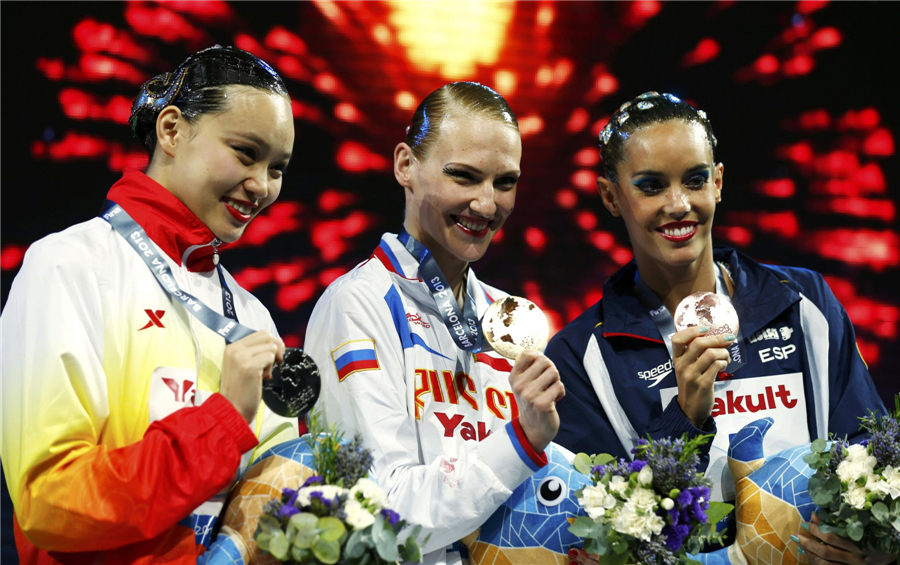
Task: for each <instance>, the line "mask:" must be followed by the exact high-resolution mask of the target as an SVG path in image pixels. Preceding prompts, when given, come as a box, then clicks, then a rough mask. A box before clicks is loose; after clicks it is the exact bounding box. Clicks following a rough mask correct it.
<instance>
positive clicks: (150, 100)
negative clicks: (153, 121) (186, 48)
mask: <svg viewBox="0 0 900 565" xmlns="http://www.w3.org/2000/svg"><path fill="white" fill-rule="evenodd" d="M187 69H188V66H187V65H186V64H183V65H182V66H181V68H180V69H177V70H176V71H175V72H174V73H163V74H161V75H157V76H155V77H153V78H151V79H150V80H148V81H147V82H145V83H144V84H143V86H141V91H140V92H139V93H138V95H137V97H136V98H135V99H134V104H132V106H131V116H129V117H128V121H129V123H130V122H131V121H132V120H134V119H136V117H137V115H138V113H140V112H141V111H142V110H144V109H149V110H153V111H157V112H158V111H160V110H162V109H163V108H165V107H166V106H168V105H170V104H171V103H172V101H173V100H175V97H176V96H177V95H178V92H179V91H181V87H182V85H183V84H184V77H185V75H186V74H187ZM176 73H177V74H176Z"/></svg>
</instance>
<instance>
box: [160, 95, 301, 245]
mask: <svg viewBox="0 0 900 565" xmlns="http://www.w3.org/2000/svg"><path fill="white" fill-rule="evenodd" d="M227 89H228V90H227V100H228V102H227V107H226V110H225V111H224V112H221V113H212V114H202V115H201V116H199V117H198V118H197V119H195V120H194V121H193V122H192V123H188V122H187V121H186V120H184V118H183V116H181V118H180V119H176V120H175V121H174V122H173V125H172V130H171V131H170V132H169V133H170V135H167V134H165V133H164V134H163V135H161V136H160V144H161V146H162V149H163V150H164V151H165V153H166V154H167V156H168V157H169V158H170V161H169V170H168V171H167V174H166V175H165V181H164V182H163V183H162V184H163V185H164V186H165V187H166V188H168V189H169V191H170V192H172V193H173V194H174V195H175V196H176V197H178V199H179V200H181V201H182V202H183V203H184V204H185V206H187V207H188V208H189V209H190V210H191V212H193V213H194V214H195V215H196V216H197V217H198V218H199V219H200V221H202V222H203V223H204V224H206V226H207V227H208V228H209V229H210V230H211V231H212V232H213V234H215V236H216V237H217V238H219V239H220V240H222V241H226V242H232V241H236V240H237V239H238V238H239V237H241V234H243V233H244V229H245V228H246V227H247V224H248V223H250V220H252V219H253V218H254V217H256V216H257V215H258V214H259V213H260V212H261V211H262V210H263V209H264V208H265V207H266V206H268V205H269V204H271V203H272V202H274V201H275V199H276V198H278V195H279V193H280V192H281V182H282V176H283V174H284V170H285V168H286V167H287V164H288V161H289V160H290V156H291V148H292V147H293V144H294V120H293V117H292V115H291V107H290V101H289V100H288V99H287V98H286V97H284V96H281V95H278V94H274V93H271V92H268V91H263V90H259V89H256V88H252V87H249V86H229V87H227ZM166 112H169V114H170V115H169V116H168V117H167V116H166V115H165V114H166ZM173 113H175V114H177V115H176V116H175V117H176V118H177V116H180V113H178V110H177V108H175V107H174V106H172V107H169V108H166V110H164V111H163V113H162V114H161V115H160V118H159V119H160V120H165V119H171V118H172V115H171V114H173ZM162 127H163V128H165V124H163V125H162ZM167 144H169V145H167Z"/></svg>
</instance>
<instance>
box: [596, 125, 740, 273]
mask: <svg viewBox="0 0 900 565" xmlns="http://www.w3.org/2000/svg"><path fill="white" fill-rule="evenodd" d="M617 172H618V185H615V184H613V183H612V182H611V181H609V180H608V179H605V178H600V179H598V180H597V184H598V188H599V189H600V194H601V196H602V197H603V202H604V204H605V205H606V207H607V208H608V209H609V210H610V212H611V213H612V214H613V215H615V216H622V219H623V220H624V221H625V227H626V229H627V230H628V236H629V238H630V239H631V245H632V248H633V250H634V255H635V258H636V259H637V262H638V266H639V268H640V269H641V273H642V276H643V275H644V273H645V271H646V270H657V269H662V270H666V269H671V268H679V267H685V266H691V265H694V264H697V263H698V259H702V260H704V261H707V260H708V261H710V262H711V260H712V236H711V232H712V223H713V215H714V214H715V211H716V203H717V202H718V201H719V200H720V198H721V193H722V176H723V172H724V169H723V166H722V164H721V163H720V164H719V165H715V164H714V162H713V156H712V149H711V148H710V145H709V141H708V139H707V136H706V133H705V131H704V129H703V126H701V125H700V124H698V123H691V122H686V121H683V120H669V121H667V122H663V123H657V124H653V125H651V126H648V127H646V128H642V129H639V130H637V131H635V132H634V133H632V134H631V136H630V138H629V139H628V141H626V142H625V145H624V159H623V160H622V162H621V163H620V164H619V166H618V169H617ZM701 262H702V261H701Z"/></svg>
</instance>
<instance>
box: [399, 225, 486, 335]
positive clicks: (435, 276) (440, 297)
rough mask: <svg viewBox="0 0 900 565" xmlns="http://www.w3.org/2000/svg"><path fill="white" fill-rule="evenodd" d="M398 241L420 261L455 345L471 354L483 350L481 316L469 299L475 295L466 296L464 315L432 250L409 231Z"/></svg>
mask: <svg viewBox="0 0 900 565" xmlns="http://www.w3.org/2000/svg"><path fill="white" fill-rule="evenodd" d="M398 239H399V240H400V243H402V244H403V245H404V246H405V247H406V249H407V251H409V252H410V254H411V255H412V256H413V257H415V259H416V261H418V262H419V275H420V276H421V277H422V280H423V281H425V285H426V286H427V287H428V290H430V291H431V298H432V299H433V300H434V303H435V305H436V306H437V309H438V313H439V314H440V315H441V318H442V319H443V320H444V325H445V326H447V329H448V330H450V335H452V336H453V342H454V343H456V346H457V347H459V348H460V349H462V350H463V351H468V352H470V353H478V352H479V351H481V348H482V339H483V338H482V334H481V324H480V323H479V321H478V313H477V312H476V311H475V301H474V300H469V299H468V298H469V297H471V296H472V294H471V293H470V292H467V293H466V297H467V300H466V301H465V302H466V303H465V311H464V312H461V311H460V309H459V304H458V303H457V302H456V297H455V296H453V289H451V288H450V284H449V283H448V282H447V278H446V277H445V276H444V273H443V272H442V271H441V268H440V267H439V266H438V264H437V261H435V259H434V257H433V256H432V255H431V251H429V250H428V248H427V247H425V246H424V245H423V244H422V243H421V242H420V241H418V240H417V239H416V238H414V237H412V236H411V235H409V232H407V231H406V229H402V230H401V231H400V235H399V236H398Z"/></svg>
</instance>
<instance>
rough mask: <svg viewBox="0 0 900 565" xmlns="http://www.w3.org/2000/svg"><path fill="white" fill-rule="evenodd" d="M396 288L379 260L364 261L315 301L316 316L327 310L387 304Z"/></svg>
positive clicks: (338, 279) (314, 313) (332, 284)
mask: <svg viewBox="0 0 900 565" xmlns="http://www.w3.org/2000/svg"><path fill="white" fill-rule="evenodd" d="M392 286H393V281H392V280H391V274H390V273H389V272H388V271H387V269H385V268H384V267H383V266H382V265H381V263H379V262H378V261H376V260H371V259H370V260H367V261H363V262H362V263H360V264H359V265H357V266H356V267H354V268H353V269H351V270H350V271H348V272H347V273H345V274H343V275H341V276H340V277H338V278H337V279H335V280H334V282H332V283H331V284H330V285H328V288H326V289H325V292H324V293H323V294H322V296H321V297H320V298H319V300H318V301H317V302H316V307H315V310H314V312H313V316H315V315H316V313H317V312H319V311H321V310H323V309H328V310H333V309H341V310H354V309H357V308H358V307H359V305H360V304H363V305H365V304H369V305H373V304H378V303H384V296H385V294H387V292H388V290H390V288H391V287H392Z"/></svg>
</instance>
